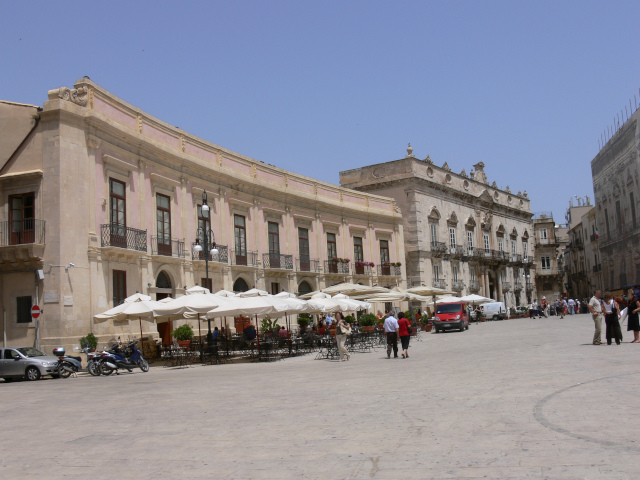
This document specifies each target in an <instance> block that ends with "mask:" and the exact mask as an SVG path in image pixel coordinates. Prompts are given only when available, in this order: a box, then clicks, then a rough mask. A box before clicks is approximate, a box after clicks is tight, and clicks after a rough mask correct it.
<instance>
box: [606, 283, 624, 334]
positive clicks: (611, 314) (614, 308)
mask: <svg viewBox="0 0 640 480" xmlns="http://www.w3.org/2000/svg"><path fill="white" fill-rule="evenodd" d="M603 307H604V312H605V316H604V322H605V324H606V336H607V345H611V340H612V339H615V341H616V344H617V345H620V342H621V341H622V331H621V330H620V321H619V320H618V319H619V317H618V313H619V312H620V306H619V305H618V302H616V300H615V299H614V298H613V296H612V295H611V293H610V292H606V293H605V294H604V303H603Z"/></svg>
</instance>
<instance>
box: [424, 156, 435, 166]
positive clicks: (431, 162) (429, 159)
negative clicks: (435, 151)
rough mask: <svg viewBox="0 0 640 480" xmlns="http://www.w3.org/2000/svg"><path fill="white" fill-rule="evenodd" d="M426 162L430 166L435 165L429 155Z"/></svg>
mask: <svg viewBox="0 0 640 480" xmlns="http://www.w3.org/2000/svg"><path fill="white" fill-rule="evenodd" d="M424 161H425V162H427V164H428V165H433V160H431V157H430V156H429V154H427V158H425V159H424Z"/></svg>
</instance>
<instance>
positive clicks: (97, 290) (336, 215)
mask: <svg viewBox="0 0 640 480" xmlns="http://www.w3.org/2000/svg"><path fill="white" fill-rule="evenodd" d="M0 125H1V126H2V127H3V130H2V134H1V136H0V154H1V155H2V158H1V160H0V161H2V165H1V169H0V201H1V204H2V208H1V209H0V229H1V231H0V255H1V256H0V282H1V285H0V288H1V291H2V295H0V302H1V304H2V308H3V311H4V320H3V322H4V324H3V330H4V332H5V338H6V340H5V342H6V343H7V344H10V345H33V344H34V343H36V344H39V345H41V346H42V348H45V349H46V350H48V351H50V350H51V349H52V348H54V347H56V346H66V347H73V346H76V345H77V342H78V338H79V337H81V336H84V335H86V334H87V333H88V332H90V331H93V332H94V333H95V334H96V335H98V336H101V337H102V339H108V338H110V337H111V336H112V335H113V334H114V333H115V331H114V327H113V326H112V325H110V322H107V323H105V324H99V325H94V323H93V321H92V318H93V316H94V315H96V314H98V313H101V312H103V311H105V310H107V309H109V308H111V307H113V306H114V305H117V304H119V303H120V302H122V301H123V299H124V298H125V297H127V296H129V295H132V294H134V293H136V292H140V293H144V294H149V295H151V297H152V298H154V299H161V298H163V297H165V296H168V295H171V296H173V297H176V296H179V295H181V294H183V293H184V290H185V289H186V288H188V287H191V286H193V285H195V284H200V285H205V283H206V275H205V255H209V254H208V253H206V252H205V251H202V252H201V251H197V249H194V246H195V241H196V238H197V235H198V234H197V229H198V227H201V228H203V229H206V230H207V231H208V230H211V231H212V232H213V233H214V234H215V241H216V242H217V248H218V254H215V255H211V256H210V257H208V260H210V261H209V263H208V266H209V278H210V281H209V285H208V286H209V287H210V288H212V289H213V290H218V289H222V288H224V289H227V290H236V291H242V290H246V289H248V288H251V287H254V286H255V287H258V288H262V289H265V290H268V291H270V292H272V293H277V291H281V290H287V291H291V292H299V293H303V292H308V291H312V290H315V289H320V288H323V287H324V286H327V285H332V284H336V283H339V282H342V281H350V282H356V283H361V284H369V285H384V286H395V285H399V286H405V284H404V281H403V278H405V266H404V260H405V252H404V237H403V222H402V216H401V213H400V211H399V209H398V207H397V206H396V203H395V201H394V200H393V199H391V198H385V197H382V196H379V195H375V194H369V193H363V192H358V191H354V190H350V189H347V188H343V187H339V186H335V185H331V184H327V183H323V182H319V181H316V180H314V179H311V178H307V177H304V176H301V175H297V174H294V173H291V172H287V171H284V170H281V169H278V168H276V167H273V166H270V165H267V164H264V163H262V162H259V161H255V160H253V159H250V158H247V157H244V156H242V155H239V154H237V153H234V152H231V151H229V150H226V149H224V148H222V147H219V146H217V145H214V144H211V143H208V142H206V141H204V140H201V139H199V138H196V137H194V136H192V135H189V134H188V133H186V132H184V131H182V130H180V129H178V128H175V127H172V126H170V125H168V124H167V123H165V122H162V121H160V120H158V119H156V118H154V117H152V116H150V115H148V114H146V113H145V112H143V111H141V110H140V109H138V108H136V107H134V106H133V105H130V104H128V103H126V102H124V101H123V100H121V99H119V98H117V97H115V96H114V95H112V94H111V93H109V92H107V91H106V90H104V89H103V88H101V87H100V86H98V85H96V84H95V83H93V82H92V81H91V80H90V79H89V78H88V77H84V78H82V79H80V80H79V81H78V82H77V83H76V84H75V86H74V88H73V89H69V88H65V87H63V88H59V89H56V90H51V91H49V93H48V100H47V101H46V102H45V103H44V106H43V108H40V107H37V106H32V105H24V104H16V103H12V102H0ZM205 191H206V194H207V196H208V205H209V207H210V212H211V213H210V215H209V218H208V219H207V218H205V215H203V214H202V208H201V205H202V203H203V201H202V199H203V193H204V192H205ZM35 304H38V305H40V306H41V307H42V309H43V315H42V317H41V321H39V322H35V321H32V319H31V316H30V315H29V311H30V309H31V307H32V305H35ZM143 326H144V328H145V330H149V331H148V332H145V334H147V333H148V334H153V335H157V334H158V333H159V334H160V335H161V336H163V337H166V336H167V334H168V332H166V331H163V330H166V329H167V328H168V327H163V325H162V324H160V325H158V326H156V325H154V324H153V323H151V322H143ZM156 328H158V329H159V330H160V331H156ZM36 335H37V336H38V337H39V342H38V341H37V340H36ZM102 339H101V341H102Z"/></svg>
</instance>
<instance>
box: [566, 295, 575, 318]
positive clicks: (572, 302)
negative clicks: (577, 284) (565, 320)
mask: <svg viewBox="0 0 640 480" xmlns="http://www.w3.org/2000/svg"><path fill="white" fill-rule="evenodd" d="M567 303H568V304H569V314H570V315H573V313H574V311H575V309H576V301H575V300H574V299H573V298H570V299H569V301H568V302H567Z"/></svg>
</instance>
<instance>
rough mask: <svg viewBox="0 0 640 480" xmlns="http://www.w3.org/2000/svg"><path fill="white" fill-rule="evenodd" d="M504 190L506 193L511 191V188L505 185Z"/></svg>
mask: <svg viewBox="0 0 640 480" xmlns="http://www.w3.org/2000/svg"><path fill="white" fill-rule="evenodd" d="M504 190H505V192H507V193H511V189H510V188H509V185H507V188H505V189H504Z"/></svg>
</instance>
